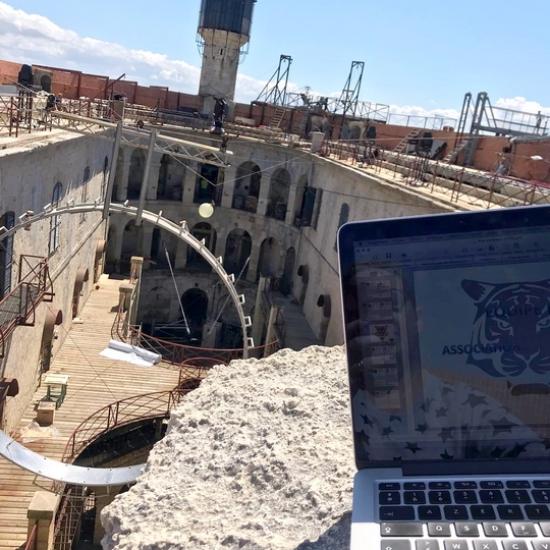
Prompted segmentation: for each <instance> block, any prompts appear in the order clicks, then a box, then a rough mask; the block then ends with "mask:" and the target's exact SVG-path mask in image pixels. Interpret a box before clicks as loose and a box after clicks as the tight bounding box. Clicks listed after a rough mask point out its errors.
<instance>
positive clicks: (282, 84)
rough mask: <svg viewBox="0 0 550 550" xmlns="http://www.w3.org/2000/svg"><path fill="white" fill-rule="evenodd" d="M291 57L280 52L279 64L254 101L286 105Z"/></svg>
mask: <svg viewBox="0 0 550 550" xmlns="http://www.w3.org/2000/svg"><path fill="white" fill-rule="evenodd" d="M291 65H292V57H291V56H290V55H284V54H282V55H281V57H280V58H279V66H278V67H277V69H275V72H274V73H273V75H272V76H271V78H270V79H269V81H268V82H267V84H266V85H265V86H264V88H263V90H262V91H261V92H260V94H259V95H258V97H257V98H256V102H261V103H270V104H272V105H280V106H283V105H286V96H287V88H288V77H289V75H290V66H291Z"/></svg>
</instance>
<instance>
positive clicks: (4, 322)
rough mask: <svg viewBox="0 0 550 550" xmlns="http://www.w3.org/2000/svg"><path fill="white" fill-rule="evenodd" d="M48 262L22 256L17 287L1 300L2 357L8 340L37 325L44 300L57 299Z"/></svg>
mask: <svg viewBox="0 0 550 550" xmlns="http://www.w3.org/2000/svg"><path fill="white" fill-rule="evenodd" d="M52 287H53V283H52V281H51V279H50V272H49V268H48V260H47V259H46V258H42V257H40V256H31V255H22V256H21V257H20V259H19V278H18V282H17V285H16V286H15V287H14V288H13V289H12V290H11V291H10V292H9V293H8V294H6V296H4V298H2V300H0V357H3V356H4V353H5V346H6V341H7V339H8V337H9V336H10V335H11V334H12V333H13V331H14V330H15V329H16V327H17V326H19V325H26V326H32V325H34V315H35V310H36V307H37V306H38V304H39V303H40V302H41V301H42V300H47V301H48V300H49V301H51V299H52V298H53V292H52Z"/></svg>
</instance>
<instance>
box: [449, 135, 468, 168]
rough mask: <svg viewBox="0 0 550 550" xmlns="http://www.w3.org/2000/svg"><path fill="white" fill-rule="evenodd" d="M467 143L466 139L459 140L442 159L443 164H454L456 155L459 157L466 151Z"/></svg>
mask: <svg viewBox="0 0 550 550" xmlns="http://www.w3.org/2000/svg"><path fill="white" fill-rule="evenodd" d="M468 143H469V140H467V139H463V140H460V141H459V142H458V144H457V146H456V147H455V148H454V149H453V150H452V151H450V152H449V153H447V154H446V155H445V156H444V157H443V162H446V163H447V164H452V163H454V162H456V159H457V158H458V155H460V153H462V151H464V149H466V147H467V145H468Z"/></svg>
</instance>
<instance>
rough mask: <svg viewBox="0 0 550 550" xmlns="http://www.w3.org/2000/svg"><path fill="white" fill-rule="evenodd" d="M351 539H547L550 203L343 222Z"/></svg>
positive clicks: (404, 546)
mask: <svg viewBox="0 0 550 550" xmlns="http://www.w3.org/2000/svg"><path fill="white" fill-rule="evenodd" d="M339 256H340V270H341V282H342V303H343V310H344V311H343V313H344V324H345V337H346V351H347V359H348V366H349V379H350V390H351V405H352V415H353V435H354V443H355V458H356V463H357V469H358V472H357V474H356V477H355V485H354V501H353V518H352V530H351V548H352V550H550V207H548V206H543V207H528V208H515V209H507V210H504V209H503V210H498V211H497V210H495V211H487V212H476V213H459V214H449V215H434V216H422V217H414V218H399V219H390V220H377V221H370V222H359V223H350V224H347V225H345V226H344V227H342V228H341V230H340V233H339Z"/></svg>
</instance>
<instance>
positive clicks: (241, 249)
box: [223, 229, 252, 276]
mask: <svg viewBox="0 0 550 550" xmlns="http://www.w3.org/2000/svg"><path fill="white" fill-rule="evenodd" d="M251 251H252V238H251V237H250V235H249V234H248V232H247V231H244V230H243V229H233V231H231V233H229V235H228V236H227V241H226V242H225V254H224V261H223V263H224V267H225V270H226V271H227V273H233V274H235V276H237V275H239V273H241V271H243V269H244V271H243V276H245V275H246V272H247V271H248V265H247V260H248V258H250V253H251ZM245 266H246V268H245Z"/></svg>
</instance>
